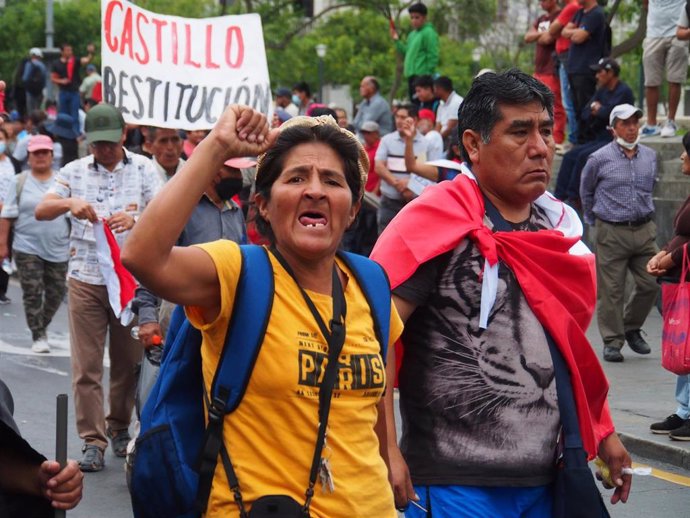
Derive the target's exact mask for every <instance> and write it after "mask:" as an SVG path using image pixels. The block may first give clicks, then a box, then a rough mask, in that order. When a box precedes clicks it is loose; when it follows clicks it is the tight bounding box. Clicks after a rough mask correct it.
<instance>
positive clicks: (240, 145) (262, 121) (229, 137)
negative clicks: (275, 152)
mask: <svg viewBox="0 0 690 518" xmlns="http://www.w3.org/2000/svg"><path fill="white" fill-rule="evenodd" d="M277 136H278V130H269V126H268V119H266V116H265V115H264V114H263V113H261V112H258V111H256V110H253V109H252V108H250V107H248V106H240V105H237V104H231V105H230V106H228V107H227V108H226V109H225V111H224V112H223V115H221V117H220V119H218V122H217V124H216V126H215V127H214V128H213V130H212V131H211V133H210V134H209V136H208V137H207V138H211V139H214V140H215V141H216V142H218V143H219V144H220V145H221V146H223V147H224V148H225V150H226V153H225V156H226V159H227V158H235V157H245V156H258V155H260V154H261V153H263V152H264V151H266V150H267V149H268V148H269V147H270V146H271V144H273V142H274V141H275V139H276V137H277Z"/></svg>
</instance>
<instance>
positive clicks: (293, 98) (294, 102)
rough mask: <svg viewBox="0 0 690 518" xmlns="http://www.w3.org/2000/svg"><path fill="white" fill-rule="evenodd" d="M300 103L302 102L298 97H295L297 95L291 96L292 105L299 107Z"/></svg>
mask: <svg viewBox="0 0 690 518" xmlns="http://www.w3.org/2000/svg"><path fill="white" fill-rule="evenodd" d="M301 102H302V101H301V100H300V98H299V95H297V94H293V95H292V103H293V104H296V105H297V106H299V105H300V103H301Z"/></svg>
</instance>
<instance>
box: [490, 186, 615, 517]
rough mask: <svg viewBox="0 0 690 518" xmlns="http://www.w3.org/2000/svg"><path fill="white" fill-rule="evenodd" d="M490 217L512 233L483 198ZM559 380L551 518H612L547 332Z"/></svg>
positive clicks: (568, 384)
mask: <svg viewBox="0 0 690 518" xmlns="http://www.w3.org/2000/svg"><path fill="white" fill-rule="evenodd" d="M484 206H485V210H486V214H487V216H489V219H490V220H491V222H492V223H493V225H494V229H495V230H499V231H504V232H510V231H512V230H513V228H512V227H511V226H510V224H509V223H508V222H507V221H506V220H505V219H504V218H503V216H501V213H500V212H499V211H498V209H496V207H495V206H494V205H493V204H492V203H491V202H490V201H489V199H488V198H487V197H486V196H484ZM544 334H545V335H546V341H547V342H548V344H549V351H550V353H551V359H552V360H553V369H554V372H555V377H556V393H557V394H558V411H559V412H560V414H561V441H559V442H560V443H561V446H562V454H561V455H560V457H559V458H558V459H557V464H556V478H555V481H554V486H553V510H552V511H553V512H552V516H551V518H611V515H609V512H608V510H607V509H606V506H605V505H604V500H603V499H602V498H601V493H600V492H599V489H598V488H597V485H596V482H595V480H594V476H593V475H592V472H591V471H590V469H589V466H588V465H587V453H586V452H585V449H584V447H583V445H582V438H581V437H580V423H579V420H578V417H577V408H576V407H575V397H574V396H573V387H572V385H571V381H570V373H569V372H568V366H567V365H566V363H565V360H564V359H563V356H562V355H561V352H560V351H559V350H558V347H557V346H556V342H554V340H553V338H552V337H551V335H550V334H549V333H548V332H547V331H546V329H544Z"/></svg>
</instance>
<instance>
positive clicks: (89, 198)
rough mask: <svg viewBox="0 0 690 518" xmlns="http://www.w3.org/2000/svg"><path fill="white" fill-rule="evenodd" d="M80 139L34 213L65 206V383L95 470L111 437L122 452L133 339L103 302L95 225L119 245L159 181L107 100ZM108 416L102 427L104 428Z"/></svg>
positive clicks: (130, 400) (130, 402)
mask: <svg viewBox="0 0 690 518" xmlns="http://www.w3.org/2000/svg"><path fill="white" fill-rule="evenodd" d="M85 131H86V139H87V141H88V143H89V144H90V146H91V150H92V152H93V154H92V155H88V156H85V157H84V158H81V159H79V160H75V161H73V162H70V163H69V164H67V165H66V166H65V167H63V168H62V169H61V170H60V172H59V173H58V176H57V179H56V181H55V184H54V185H53V187H51V189H50V190H49V191H48V193H47V194H46V195H45V197H44V198H43V201H41V203H39V204H38V206H37V207H36V219H38V220H51V219H55V218H57V217H60V216H62V215H63V214H65V213H66V212H68V211H69V212H70V213H71V217H70V221H71V225H72V231H71V235H70V259H69V267H68V272H67V278H68V280H67V287H68V294H69V299H68V300H69V324H70V326H69V327H70V349H71V357H72V386H73V387H74V407H75V414H76V420H77V431H78V432H79V436H80V437H81V438H82V440H83V441H84V446H83V448H82V452H83V457H82V460H81V462H80V467H81V469H82V471H101V470H102V469H103V468H104V466H105V461H104V459H103V452H104V451H105V448H106V447H107V445H108V438H110V440H111V442H112V447H113V453H114V454H115V455H116V456H118V457H124V456H125V455H126V447H127V443H128V442H129V440H130V435H129V432H128V428H129V423H130V419H131V416H132V409H133V406H134V390H135V386H136V376H135V370H134V369H135V367H136V364H137V363H138V362H139V361H140V360H141V355H142V350H141V346H140V344H139V342H138V341H137V340H135V339H134V338H132V336H131V327H130V326H124V325H122V323H121V322H120V320H119V319H118V317H117V316H116V315H115V313H114V311H113V309H112V307H111V306H110V302H109V298H108V289H107V287H106V280H105V278H104V276H103V274H102V273H101V269H100V266H99V260H98V255H97V252H96V240H95V234H94V224H96V223H99V222H101V221H102V222H103V223H104V224H107V225H108V226H109V227H110V229H111V230H112V232H113V233H114V235H115V238H116V240H117V242H118V244H119V245H120V246H122V245H123V244H124V241H125V239H126V238H127V235H128V234H129V230H131V228H132V227H133V226H134V224H135V222H136V220H137V218H138V217H139V215H140V214H141V212H142V211H143V210H144V208H145V207H146V205H147V204H148V203H149V202H150V201H151V200H152V199H153V197H154V195H155V194H156V193H157V192H158V190H159V189H160V187H161V185H162V182H161V179H160V176H159V175H158V173H157V172H156V169H155V167H154V166H153V162H151V160H149V159H148V158H146V157H145V156H142V155H137V154H134V153H130V152H129V151H127V150H126V149H125V148H124V147H123V144H124V141H125V121H124V119H123V118H122V115H121V114H120V112H119V111H118V110H117V108H115V107H114V106H111V105H109V104H105V103H101V104H99V105H97V106H94V107H93V108H92V109H91V110H89V113H88V114H87V115H86V124H85ZM106 333H107V334H108V335H109V346H110V394H109V414H108V416H105V410H104V406H103V387H102V385H101V380H102V377H103V354H104V352H105V337H106ZM106 422H107V428H106Z"/></svg>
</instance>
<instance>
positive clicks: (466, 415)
mask: <svg viewBox="0 0 690 518" xmlns="http://www.w3.org/2000/svg"><path fill="white" fill-rule="evenodd" d="M485 224H486V225H487V226H489V227H490V228H491V227H492V225H491V222H490V221H489V220H488V218H485ZM551 227H552V226H551V224H550V222H549V220H548V219H547V217H546V215H545V214H544V213H542V212H541V210H540V209H539V208H538V207H536V206H534V205H533V206H532V211H531V215H530V217H529V218H528V219H527V220H526V221H524V222H522V223H518V224H513V228H514V230H531V231H534V230H538V229H544V228H551ZM483 266H484V258H483V257H482V255H481V254H480V252H479V249H478V248H477V247H476V246H475V245H474V243H473V242H472V241H470V240H464V241H462V242H461V243H460V244H459V245H458V246H457V247H456V248H455V249H454V250H452V251H450V252H448V253H446V254H443V255H441V256H439V257H436V258H434V259H432V260H430V261H428V262H426V263H424V264H423V265H422V266H421V267H420V268H419V269H418V270H417V271H416V272H415V274H414V275H413V276H412V277H411V278H410V279H408V280H407V281H406V282H405V283H403V284H402V285H401V286H399V287H398V288H397V289H396V290H395V291H394V292H395V294H396V295H398V296H400V297H401V298H403V299H406V300H408V301H410V302H412V303H414V304H416V305H417V309H416V310H415V311H414V313H413V314H412V315H411V316H410V318H409V319H408V321H407V323H406V325H405V331H404V334H403V342H404V344H405V355H404V356H403V362H402V366H401V370H400V375H399V384H400V410H401V415H402V421H403V433H402V437H401V444H400V445H401V449H402V452H403V455H404V456H405V459H406V460H407V463H408V466H409V468H410V473H411V475H412V480H413V482H414V483H415V484H421V485H436V484H442V485H474V486H512V487H530V486H538V485H544V484H548V483H549V482H550V481H551V480H552V477H553V465H554V457H555V451H556V442H557V435H558V430H559V426H560V418H559V412H558V403H557V398H556V385H555V377H554V369H553V363H552V360H551V355H550V353H549V347H548V343H547V341H546V337H545V334H544V330H543V327H542V325H541V324H540V323H539V321H538V320H537V318H536V316H535V315H534V314H533V313H532V310H531V309H530V307H529V306H528V304H527V301H526V299H525V296H524V294H523V293H522V290H521V289H520V286H519V285H518V283H517V281H516V279H515V276H514V275H513V273H512V272H511V271H509V270H508V268H507V267H505V265H503V264H501V265H500V267H499V284H498V292H497V295H496V302H495V304H494V307H493V309H492V311H491V314H490V316H489V325H488V328H487V329H480V328H479V305H480V298H481V288H482V278H481V275H482V270H483Z"/></svg>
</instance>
